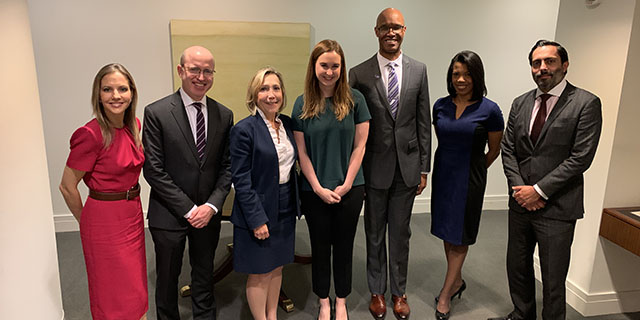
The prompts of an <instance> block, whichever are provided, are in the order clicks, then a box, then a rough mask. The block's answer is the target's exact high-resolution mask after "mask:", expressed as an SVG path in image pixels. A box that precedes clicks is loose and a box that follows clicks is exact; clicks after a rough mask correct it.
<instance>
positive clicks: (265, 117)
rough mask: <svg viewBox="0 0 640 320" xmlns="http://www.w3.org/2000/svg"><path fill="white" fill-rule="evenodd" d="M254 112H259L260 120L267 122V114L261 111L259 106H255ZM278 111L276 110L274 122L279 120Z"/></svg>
mask: <svg viewBox="0 0 640 320" xmlns="http://www.w3.org/2000/svg"><path fill="white" fill-rule="evenodd" d="M256 112H257V113H259V114H260V117H261V118H262V120H264V122H267V121H269V120H267V116H265V115H264V112H262V110H260V108H258V107H256ZM279 117H280V112H276V122H279V121H280V118H279Z"/></svg>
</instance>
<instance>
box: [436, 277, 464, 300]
mask: <svg viewBox="0 0 640 320" xmlns="http://www.w3.org/2000/svg"><path fill="white" fill-rule="evenodd" d="M466 289H467V283H466V282H464V280H462V285H461V286H460V288H459V289H458V291H456V292H454V293H453V294H452V295H451V299H450V301H453V298H455V297H456V296H458V299H462V292H463V291H464V290H466ZM438 300H440V297H439V296H436V304H437V303H438Z"/></svg>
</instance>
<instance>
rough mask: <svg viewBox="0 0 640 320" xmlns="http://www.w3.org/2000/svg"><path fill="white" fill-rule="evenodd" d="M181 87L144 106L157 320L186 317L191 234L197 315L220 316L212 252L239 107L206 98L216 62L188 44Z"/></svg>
mask: <svg viewBox="0 0 640 320" xmlns="http://www.w3.org/2000/svg"><path fill="white" fill-rule="evenodd" d="M177 69H178V75H179V76H180V79H181V80H182V86H181V88H180V89H179V90H178V91H176V92H175V93H173V94H171V95H169V96H167V97H165V98H162V99H160V100H158V101H156V102H154V103H152V104H150V105H148V106H147V107H146V108H145V110H144V129H143V131H142V141H143V143H144V155H145V157H146V159H145V163H144V178H145V179H146V180H147V182H148V183H149V185H150V186H151V194H150V195H149V211H148V219H149V231H151V237H152V238H153V244H154V248H155V253H156V310H157V315H158V319H180V315H179V312H178V276H179V275H180V269H181V266H182V255H183V252H184V248H185V242H186V240H187V239H189V262H190V263H191V302H192V303H191V305H192V310H193V318H192V319H207V320H210V319H215V318H216V306H215V300H214V297H213V258H214V254H215V249H216V245H217V244H218V238H219V235H220V215H219V214H217V213H218V211H219V210H220V209H222V204H223V203H224V200H225V198H226V197H227V194H228V193H229V189H230V188H231V171H230V166H231V163H230V160H229V130H230V129H231V126H232V125H233V113H232V112H231V110H229V109H227V108H226V107H225V106H223V105H222V104H220V103H218V102H217V101H215V100H213V99H211V98H209V97H207V96H206V94H207V91H208V90H209V89H210V88H211V86H212V85H213V73H214V72H215V62H214V60H213V56H212V55H211V52H209V50H207V49H206V48H203V47H199V46H194V47H190V48H187V49H186V50H185V51H184V52H183V53H182V56H181V58H180V64H179V65H178V66H177Z"/></svg>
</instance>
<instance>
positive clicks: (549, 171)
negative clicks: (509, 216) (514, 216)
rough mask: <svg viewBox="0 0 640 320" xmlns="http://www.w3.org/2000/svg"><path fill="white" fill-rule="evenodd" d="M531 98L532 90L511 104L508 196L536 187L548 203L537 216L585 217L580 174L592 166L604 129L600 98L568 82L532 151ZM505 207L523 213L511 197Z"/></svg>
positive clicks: (505, 158)
mask: <svg viewBox="0 0 640 320" xmlns="http://www.w3.org/2000/svg"><path fill="white" fill-rule="evenodd" d="M535 94H536V90H535V89H534V90H531V91H529V92H527V93H525V94H523V95H521V96H519V97H517V98H516V99H515V100H514V101H513V104H512V105H511V112H510V113H509V121H508V123H507V128H506V132H505V134H504V138H503V140H502V164H503V167H504V172H505V175H506V176H507V182H508V184H509V194H510V195H511V194H512V190H511V187H512V186H519V185H534V184H538V187H540V189H542V191H543V192H544V193H545V194H546V195H547V197H549V199H548V200H547V203H546V206H545V207H544V208H543V209H541V210H540V211H537V212H539V213H540V214H542V216H544V217H547V218H551V219H559V220H575V219H580V218H582V217H583V215H584V204H583V187H584V178H583V172H585V171H586V170H587V169H588V168H589V166H590V165H591V162H592V161H593V157H594V155H595V153H596V148H597V146H598V141H599V139H600V131H601V128H602V110H601V103H600V99H599V98H598V97H596V96H595V95H593V94H592V93H590V92H588V91H585V90H582V89H580V88H576V87H574V86H573V85H571V84H570V83H567V86H566V88H565V89H564V91H563V92H562V95H560V98H559V100H558V102H557V103H556V105H555V106H554V107H553V109H552V110H551V113H550V114H549V116H548V118H547V121H546V122H545V124H544V126H543V127H542V131H541V133H540V137H539V138H538V143H537V144H536V145H535V146H534V145H533V143H532V142H531V139H530V138H529V125H530V121H531V113H532V111H533V106H534V103H535ZM509 208H510V209H511V210H513V211H516V212H526V209H524V208H523V207H521V206H520V205H519V204H518V203H517V202H516V201H515V199H514V198H513V197H510V198H509Z"/></svg>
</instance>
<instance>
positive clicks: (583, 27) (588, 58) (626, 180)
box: [556, 0, 640, 316]
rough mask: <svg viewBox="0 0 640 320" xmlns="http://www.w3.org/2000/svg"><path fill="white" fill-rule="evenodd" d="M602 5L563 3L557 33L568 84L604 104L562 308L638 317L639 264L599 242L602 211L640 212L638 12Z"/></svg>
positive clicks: (630, 2)
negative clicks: (608, 208)
mask: <svg viewBox="0 0 640 320" xmlns="http://www.w3.org/2000/svg"><path fill="white" fill-rule="evenodd" d="M601 2H602V3H601V5H599V6H598V7H596V8H592V9H589V8H587V7H586V6H585V4H584V2H583V1H572V0H562V1H561V2H560V9H559V13H558V27H557V31H556V39H557V40H558V41H559V42H560V43H562V44H563V45H564V46H566V47H567V50H568V51H569V63H570V64H569V73H568V75H567V78H568V79H569V81H571V82H572V83H573V84H575V85H577V86H579V87H582V88H585V89H587V90H589V91H592V92H594V93H595V94H596V95H598V96H599V97H600V98H601V100H602V111H603V127H602V137H601V139H600V145H599V147H598V152H597V153H596V157H595V159H594V162H593V164H592V166H591V168H590V169H589V170H588V171H587V173H586V174H585V211H586V212H585V218H584V219H582V220H580V221H578V224H577V228H576V234H575V240H574V245H573V252H572V257H571V267H570V270H569V276H568V279H567V289H568V295H567V302H569V303H570V304H571V305H572V306H573V307H574V308H575V309H576V310H578V311H579V312H581V313H582V314H583V315H585V316H590V315H596V314H605V313H614V312H631V311H639V310H640V277H638V270H640V257H637V256H634V255H632V254H631V253H628V252H626V251H625V250H624V249H621V248H620V247H618V246H616V245H614V244H612V243H610V242H608V241H606V240H603V239H602V238H600V237H599V236H598V232H599V228H600V219H601V216H602V208H603V207H606V206H616V205H629V206H630V205H636V206H637V205H639V204H640V203H639V200H640V199H639V198H638V195H639V193H638V188H637V186H636V185H637V179H638V173H640V171H639V169H638V168H637V163H638V160H640V153H638V148H637V147H638V146H640V144H639V143H638V142H637V140H636V139H637V136H638V134H637V120H638V115H640V113H639V111H638V108H637V102H638V99H639V98H640V95H639V93H638V83H639V80H640V72H639V64H638V61H637V57H638V53H639V52H640V48H639V47H638V45H639V44H640V32H639V31H640V18H639V11H640V10H639V9H638V8H637V7H636V1H635V0H616V1H613V0H602V1H601ZM634 11H635V17H634ZM632 27H633V30H634V32H633V33H632ZM632 141H633V142H632ZM634 146H635V149H634V150H632V149H631V148H633V147H634ZM634 160H635V161H634ZM634 163H635V166H634Z"/></svg>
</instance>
